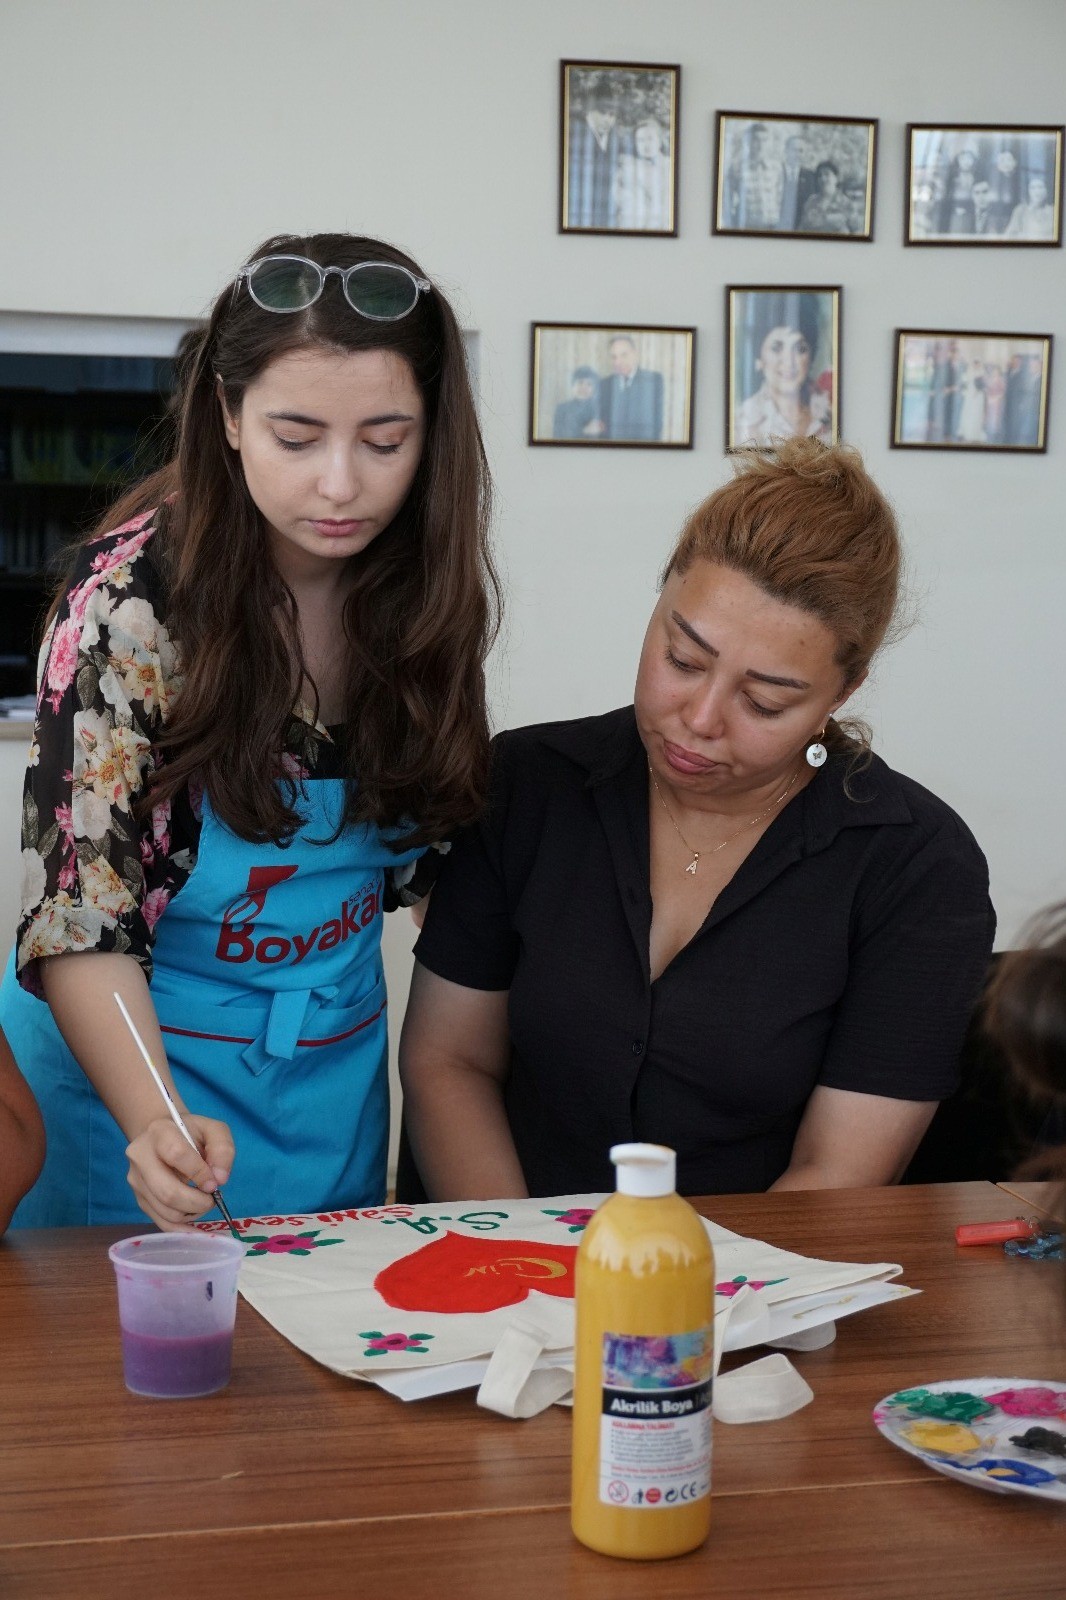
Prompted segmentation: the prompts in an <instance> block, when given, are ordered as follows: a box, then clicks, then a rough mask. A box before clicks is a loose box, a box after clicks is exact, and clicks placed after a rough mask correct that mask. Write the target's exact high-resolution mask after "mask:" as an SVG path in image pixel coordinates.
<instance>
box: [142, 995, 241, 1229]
mask: <svg viewBox="0 0 1066 1600" xmlns="http://www.w3.org/2000/svg"><path fill="white" fill-rule="evenodd" d="M114 1000H115V1004H116V1005H117V1006H118V1008H119V1010H120V1011H121V1013H122V1019H123V1021H124V1022H125V1024H126V1027H127V1028H128V1029H129V1032H130V1036H131V1038H132V1039H133V1042H134V1044H135V1045H136V1046H137V1049H138V1052H139V1053H140V1056H141V1059H142V1060H143V1061H144V1064H145V1066H146V1067H147V1069H148V1072H149V1073H150V1074H151V1077H152V1080H153V1082H154V1083H155V1086H156V1088H157V1089H158V1091H159V1094H160V1097H161V1099H162V1102H163V1104H164V1106H165V1107H166V1112H167V1119H168V1120H165V1121H164V1119H163V1118H158V1119H154V1120H153V1121H152V1122H151V1123H149V1125H148V1127H147V1128H146V1129H145V1130H144V1132H143V1133H141V1134H140V1135H139V1136H138V1137H137V1138H136V1139H133V1140H131V1142H130V1144H129V1147H128V1149H127V1151H126V1154H127V1155H128V1156H129V1158H130V1171H129V1181H130V1186H131V1188H132V1189H133V1192H134V1194H135V1195H136V1196H137V1199H138V1202H139V1204H140V1205H141V1207H142V1209H143V1210H144V1211H146V1212H147V1214H148V1215H149V1216H150V1217H151V1218H152V1219H153V1221H155V1222H157V1223H158V1225H159V1226H160V1227H161V1228H164V1229H171V1230H174V1229H181V1228H187V1227H189V1226H190V1225H191V1222H192V1221H193V1219H194V1218H195V1217H197V1216H202V1215H203V1214H204V1212H205V1211H209V1210H211V1209H212V1208H213V1207H214V1206H216V1205H217V1206H218V1209H219V1210H220V1211H221V1213H222V1215H223V1216H224V1217H225V1219H226V1221H227V1223H228V1224H229V1229H230V1232H231V1233H232V1234H233V1236H234V1238H239V1237H240V1235H239V1234H238V1232H237V1230H236V1228H235V1227H234V1223H233V1218H232V1217H231V1216H230V1214H229V1210H228V1208H227V1206H226V1203H225V1201H224V1200H223V1198H222V1189H221V1185H222V1184H223V1183H224V1182H225V1180H226V1179H227V1178H228V1177H229V1173H230V1166H231V1164H232V1161H233V1141H232V1139H231V1138H230V1136H229V1130H228V1128H227V1127H226V1125H225V1123H222V1122H216V1121H215V1120H214V1119H213V1118H211V1117H196V1116H192V1115H191V1114H190V1113H189V1112H185V1114H184V1116H183V1115H182V1113H181V1112H180V1111H179V1110H178V1107H177V1105H176V1103H175V1099H174V1095H173V1093H172V1091H171V1088H170V1086H169V1085H168V1084H167V1083H166V1082H165V1081H164V1079H163V1077H162V1074H161V1073H160V1071H159V1069H158V1068H157V1066H156V1065H155V1062H154V1061H153V1060H152V1058H151V1056H150V1055H149V1053H148V1050H147V1048H146V1046H145V1043H144V1040H143V1039H142V1038H141V1035H140V1033H139V1031H138V1029H137V1025H136V1023H135V1022H134V1020H133V1018H132V1017H131V1016H130V1013H129V1010H128V1008H127V1006H126V1002H125V1001H124V1000H123V998H122V996H121V995H120V994H119V993H118V991H117V990H115V991H114ZM175 1135H176V1136H177V1137H176V1138H175ZM138 1147H140V1148H138ZM174 1172H178V1173H183V1174H184V1175H185V1178H186V1179H187V1181H186V1182H185V1183H184V1184H179V1189H178V1191H177V1192H175V1191H174V1190H173V1182H174V1180H173V1173H174ZM190 1183H191V1184H193V1185H195V1187H194V1188H192V1189H190V1187H189V1184H190ZM168 1192H169V1199H170V1203H169V1204H165V1203H164V1204H161V1203H160V1201H161V1198H163V1197H166V1196H167V1195H168ZM194 1207H195V1209H194Z"/></svg>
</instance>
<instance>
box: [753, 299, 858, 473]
mask: <svg viewBox="0 0 1066 1600" xmlns="http://www.w3.org/2000/svg"><path fill="white" fill-rule="evenodd" d="M840 297H841V290H840V288H839V286H838V285H834V286H831V287H826V286H824V285H816V284H800V285H788V286H785V287H781V286H780V285H777V284H773V285H771V284H753V285H752V284H749V285H746V286H744V287H738V286H737V285H735V284H731V285H730V286H729V287H728V288H727V289H726V348H727V358H726V433H725V447H726V449H727V450H741V449H743V448H744V446H745V445H753V444H754V445H765V444H769V443H770V442H771V440H773V439H790V438H794V437H796V436H801V437H806V436H808V435H809V436H812V437H814V438H815V439H822V440H824V442H825V443H826V444H836V442H837V440H838V439H839V438H840Z"/></svg>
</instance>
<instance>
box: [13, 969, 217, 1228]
mask: <svg viewBox="0 0 1066 1600" xmlns="http://www.w3.org/2000/svg"><path fill="white" fill-rule="evenodd" d="M41 983H42V986H43V988H44V992H45V996H46V998H47V1000H48V1004H49V1006H50V1008H51V1011H52V1014H53V1016H54V1017H55V1019H56V1022H57V1023H58V1024H59V1028H60V1032H61V1033H62V1034H63V1037H64V1039H65V1040H66V1042H67V1044H68V1045H69V1047H70V1049H71V1051H72V1053H73V1054H74V1056H75V1058H76V1060H77V1061H78V1063H79V1064H80V1066H81V1067H82V1070H83V1071H84V1072H85V1075H86V1077H87V1078H88V1079H89V1081H90V1083H92V1085H93V1087H94V1088H95V1090H96V1092H97V1094H98V1095H99V1096H100V1098H101V1100H103V1102H104V1104H105V1105H106V1107H107V1109H108V1111H110V1113H111V1115H112V1116H113V1117H114V1119H115V1121H116V1123H117V1124H118V1126H119V1127H120V1128H121V1129H122V1131H123V1133H124V1134H125V1136H126V1138H127V1140H128V1141H129V1144H128V1147H127V1150H126V1154H127V1156H128V1158H129V1173H128V1177H129V1183H130V1187H131V1188H132V1190H133V1193H134V1195H135V1196H136V1199H137V1203H138V1205H139V1206H140V1207H141V1209H142V1210H143V1211H144V1212H145V1214H146V1215H147V1216H149V1217H150V1218H151V1220H152V1221H153V1222H154V1223H155V1224H156V1225H157V1226H158V1227H160V1228H163V1229H164V1230H172V1229H176V1228H183V1227H188V1226H190V1225H191V1224H192V1223H193V1222H196V1221H197V1220H198V1219H199V1218H200V1217H202V1216H205V1215H207V1213H208V1212H210V1210H211V1208H212V1206H213V1205H214V1199H213V1193H212V1192H213V1190H214V1189H215V1188H216V1187H217V1186H218V1185H219V1184H220V1183H225V1181H226V1179H227V1178H228V1177H229V1173H230V1168H231V1167H232V1165H233V1139H232V1137H231V1135H230V1130H229V1128H228V1127H227V1126H226V1124H225V1123H224V1122H219V1121H216V1120H215V1119H214V1118H211V1117H202V1116H196V1115H193V1114H190V1115H188V1116H186V1113H185V1107H184V1106H183V1105H182V1103H181V1100H180V1099H179V1098H178V1095H177V1092H176V1090H175V1089H174V1085H173V1084H172V1083H171V1082H170V1075H169V1069H168V1067H167V1058H166V1049H165V1046H164V1044H163V1036H162V1034H161V1033H160V1031H159V1022H158V1019H157V1017H156V1014H155V1007H154V1006H153V1004H152V995H151V990H150V989H149V987H148V982H147V979H146V977H145V974H144V970H143V968H142V967H141V966H140V964H139V963H138V962H137V961H135V960H133V958H132V957H131V956H128V955H119V954H117V953H116V952H111V951H108V952H103V951H90V952H86V953H84V954H78V955H62V956H51V957H46V958H45V959H44V960H42V962H41ZM116 992H117V993H119V994H121V995H122V997H123V1000H124V1001H125V1004H126V1006H127V1008H128V1010H129V1012H130V1015H131V1016H132V1018H133V1020H134V1022H135V1024H136V1026H137V1030H138V1032H139V1034H140V1036H141V1039H142V1040H143V1042H144V1045H145V1047H146V1049H147V1052H148V1054H149V1055H150V1057H151V1059H152V1060H153V1061H154V1062H156V1063H158V1067H159V1070H160V1072H161V1074H162V1075H163V1076H164V1078H165V1080H166V1082H167V1085H168V1089H169V1092H170V1093H171V1094H173V1096H174V1098H175V1100H176V1101H177V1105H178V1108H179V1110H180V1112H181V1114H182V1116H185V1117H186V1122H187V1125H188V1127H189V1129H190V1130H191V1134H192V1138H193V1139H194V1141H195V1142H196V1143H197V1146H198V1148H197V1149H196V1150H195V1151H194V1150H193V1149H192V1148H191V1147H190V1146H189V1145H188V1144H187V1143H186V1142H185V1140H184V1138H183V1137H182V1135H181V1134H180V1133H179V1131H178V1129H177V1128H176V1127H175V1125H174V1123H173V1122H172V1121H171V1119H170V1116H169V1115H168V1108H167V1106H166V1104H165V1102H164V1100H163V1097H162V1096H161V1094H160V1092H159V1089H158V1088H157V1087H156V1085H155V1083H154V1082H153V1081H152V1078H151V1077H150V1075H149V1073H148V1071H147V1070H146V1068H145V1065H144V1060H143V1057H142V1056H141V1054H140V1051H139V1049H138V1046H137V1045H136V1044H135V1043H134V1040H133V1038H132V1036H131V1035H130V1032H129V1029H128V1028H127V1026H126V1024H125V1023H124V1022H123V1020H122V1017H121V1016H120V1015H119V1012H118V1010H117V1009H116V1006H115V999H114V996H115V993H116ZM201 1151H202V1152H203V1153H202V1154H201V1153H200V1152H201ZM193 1184H194V1185H195V1186H196V1187H190V1185H193Z"/></svg>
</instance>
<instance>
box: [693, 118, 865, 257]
mask: <svg viewBox="0 0 1066 1600" xmlns="http://www.w3.org/2000/svg"><path fill="white" fill-rule="evenodd" d="M877 133H878V119H877V118H876V117H823V116H813V115H810V114H807V113H804V112H794V113H785V112H780V111H770V112H753V111H719V112H718V114H717V117H716V119H715V151H714V173H715V183H714V195H713V199H712V204H711V232H712V233H716V234H743V235H748V236H751V237H754V238H766V239H821V240H823V241H824V240H827V239H828V240H832V241H834V242H835V243H836V242H840V243H847V242H850V243H854V244H869V243H870V242H871V241H872V239H873V236H874V189H875V182H876V175H877ZM757 143H758V144H759V145H761V146H762V153H761V154H759V152H758V149H757V148H756V144H757ZM790 147H792V155H794V157H795V159H794V160H793V159H791V158H790ZM756 169H757V170H758V171H759V173H760V177H759V181H758V182H757V183H756V182H755V180H754V178H753V176H752V172H753V171H754V170H756ZM805 216H806V217H807V218H808V219H809V221H808V222H807V223H804V220H803V219H804V217H805ZM782 224H787V225H785V226H783V225H782Z"/></svg>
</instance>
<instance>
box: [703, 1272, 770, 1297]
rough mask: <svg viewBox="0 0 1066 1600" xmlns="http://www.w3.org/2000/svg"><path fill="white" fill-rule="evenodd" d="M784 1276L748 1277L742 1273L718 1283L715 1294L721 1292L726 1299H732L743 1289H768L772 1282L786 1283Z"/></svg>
mask: <svg viewBox="0 0 1066 1600" xmlns="http://www.w3.org/2000/svg"><path fill="white" fill-rule="evenodd" d="M784 1281H785V1280H784V1278H751V1279H749V1278H746V1277H745V1276H744V1274H743V1273H741V1275H740V1277H739V1278H729V1279H728V1280H727V1281H726V1282H725V1283H716V1284H715V1286H714V1292H715V1294H720V1295H721V1296H722V1298H723V1299H725V1300H732V1298H733V1296H734V1295H735V1294H739V1293H740V1291H741V1289H768V1288H769V1287H770V1285H771V1284H772V1283H784Z"/></svg>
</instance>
